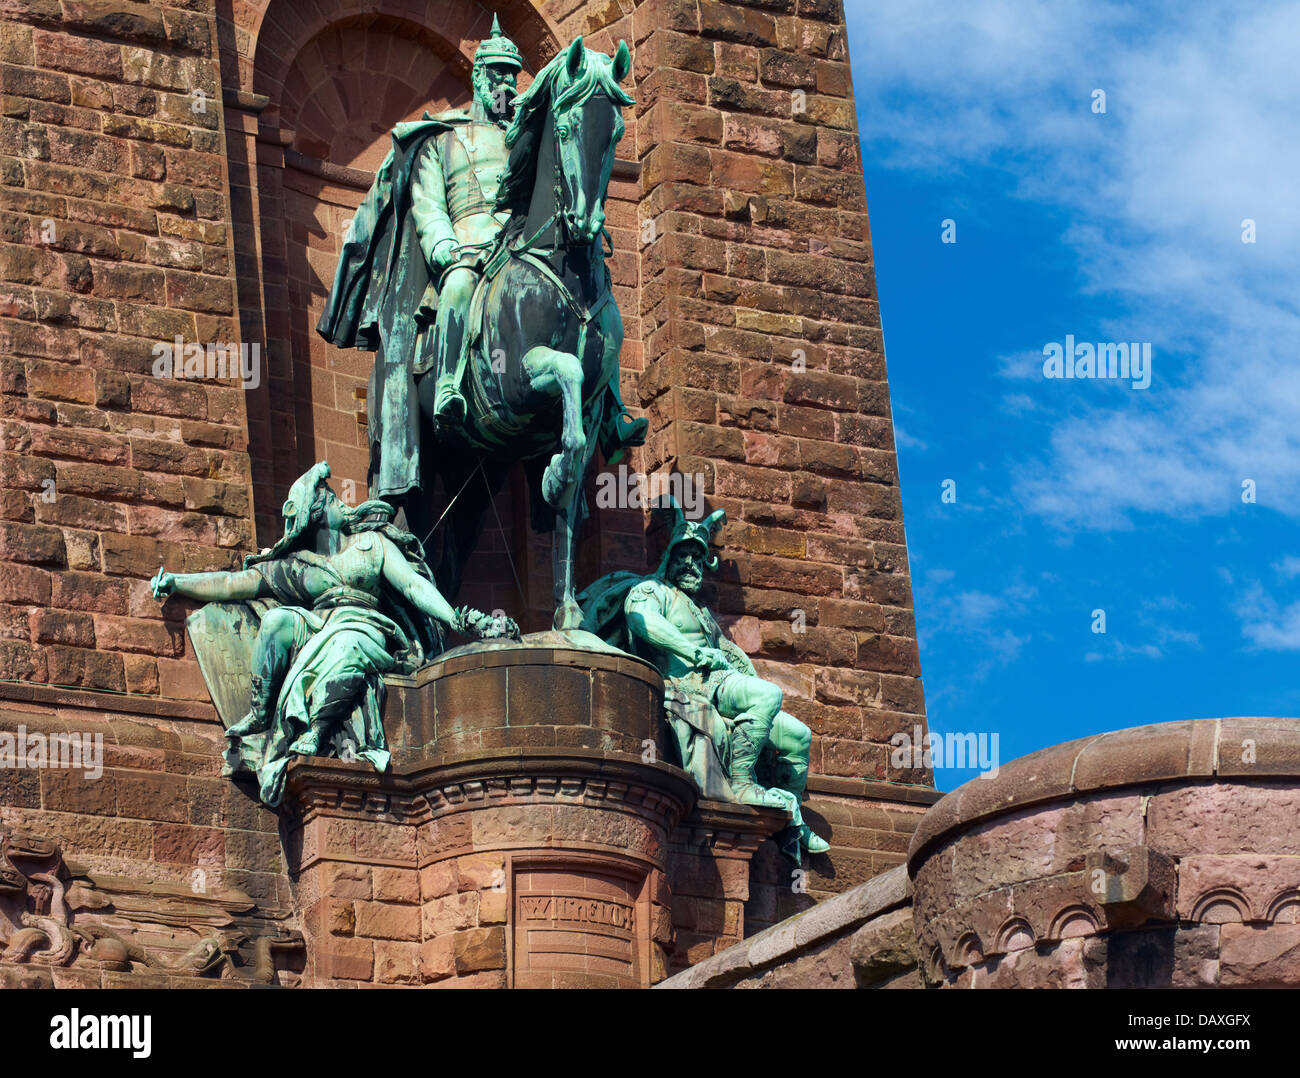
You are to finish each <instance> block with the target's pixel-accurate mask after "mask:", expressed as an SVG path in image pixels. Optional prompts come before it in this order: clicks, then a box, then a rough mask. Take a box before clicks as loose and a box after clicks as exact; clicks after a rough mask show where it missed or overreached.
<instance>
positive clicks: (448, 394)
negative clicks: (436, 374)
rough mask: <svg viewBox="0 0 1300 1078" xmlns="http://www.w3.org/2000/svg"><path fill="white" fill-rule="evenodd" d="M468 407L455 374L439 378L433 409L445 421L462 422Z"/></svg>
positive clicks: (435, 389)
mask: <svg viewBox="0 0 1300 1078" xmlns="http://www.w3.org/2000/svg"><path fill="white" fill-rule="evenodd" d="M467 410H468V408H467V405H466V404H465V395H464V394H463V393H461V391H460V388H459V387H458V385H457V379H456V376H455V375H446V376H444V377H442V378H439V379H438V381H437V384H436V385H435V387H434V394H433V411H434V414H435V415H436V416H437V417H438V419H439V420H440V421H442V422H443V423H451V424H455V423H462V422H464V420H465V414H466V412H467Z"/></svg>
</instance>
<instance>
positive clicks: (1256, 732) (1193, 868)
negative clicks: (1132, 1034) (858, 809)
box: [908, 718, 1300, 987]
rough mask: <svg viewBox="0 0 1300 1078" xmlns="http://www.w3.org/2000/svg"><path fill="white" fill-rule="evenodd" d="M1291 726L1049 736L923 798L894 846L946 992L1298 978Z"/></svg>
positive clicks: (924, 955) (1292, 981) (1299, 732)
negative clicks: (927, 805)
mask: <svg viewBox="0 0 1300 1078" xmlns="http://www.w3.org/2000/svg"><path fill="white" fill-rule="evenodd" d="M1298 814H1300V721H1298V720H1295V719H1269V718H1230V719H1201V720H1194V721H1185V722H1171V723H1161V724H1159V725H1152V726H1141V727H1136V728H1134V729H1129V730H1120V731H1117V732H1114V733H1108V734H1100V735H1097V736H1094V737H1088V738H1083V739H1081V740H1078V741H1071V742H1067V743H1065V744H1062V745H1055V746H1052V747H1051V748H1048V749H1044V750H1042V751H1040V752H1035V753H1032V754H1030V755H1028V756H1025V757H1021V758H1020V759H1017V760H1014V761H1012V762H1011V763H1009V764H1007V765H1005V766H1004V767H1002V768H1001V770H1000V772H999V773H998V774H997V776H996V777H993V778H983V777H981V778H976V779H974V780H972V781H970V782H968V783H966V784H965V785H964V786H961V787H960V788H958V789H956V790H954V791H952V792H951V793H949V794H948V795H946V796H945V797H944V798H943V799H942V800H940V801H939V802H938V803H937V804H935V805H934V807H933V808H931V809H930V811H929V812H928V813H927V814H926V816H925V818H924V819H923V820H922V822H921V824H920V826H919V827H918V828H917V831H916V834H915V836H914V838H913V841H912V844H911V848H910V851H909V854H908V870H909V873H910V874H911V876H912V878H913V883H914V888H915V899H914V901H915V907H914V916H915V926H916V931H917V935H918V938H919V942H920V955H921V964H922V969H923V973H924V975H925V978H926V981H927V983H929V984H931V985H943V986H955V987H1048V986H1077V987H1085V986H1086V987H1155V986H1172V987H1209V986H1222V987H1229V986H1241V987H1247V986H1254V987H1262V986H1270V985H1272V986H1278V985H1296V984H1300V828H1297V827H1296V824H1295V821H1296V819H1297V815H1298Z"/></svg>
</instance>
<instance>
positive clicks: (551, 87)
mask: <svg viewBox="0 0 1300 1078" xmlns="http://www.w3.org/2000/svg"><path fill="white" fill-rule="evenodd" d="M631 66H632V57H631V54H630V53H629V52H628V47H627V43H626V42H625V41H620V42H619V43H618V49H617V50H616V51H615V53H614V55H613V56H612V57H611V56H605V55H604V54H603V53H599V52H593V51H592V50H591V49H588V48H586V47H585V46H584V45H583V43H582V38H577V39H576V40H575V41H574V42H573V44H572V45H570V46H569V47H568V48H567V49H565V50H564V51H563V52H562V53H560V54H559V55H558V56H556V57H555V58H554V59H553V60H551V62H550V63H548V64H547V65H546V66H545V67H544V68H542V70H541V71H539V72H538V73H537V78H536V79H534V80H533V84H532V85H531V86H530V87H529V88H528V90H527V91H526V92H525V93H524V94H523V95H522V96H521V97H520V98H519V99H518V100H517V102H516V112H515V119H514V123H513V125H512V126H511V129H510V133H509V135H508V136H507V139H506V141H507V144H508V145H510V146H511V147H512V153H511V162H510V168H509V170H508V174H507V177H506V179H505V181H504V183H503V185H502V190H501V194H500V196H499V197H498V204H499V205H501V204H505V205H510V206H511V207H512V208H514V209H523V207H524V199H523V197H522V196H523V187H524V183H525V180H527V184H528V186H529V187H531V186H532V184H533V183H536V184H538V185H541V184H546V185H547V186H548V187H550V186H551V185H552V184H553V183H558V186H559V191H558V198H557V199H556V207H555V209H556V213H557V216H558V219H559V221H560V224H561V227H562V228H563V230H564V232H565V233H566V234H567V236H568V239H569V242H572V243H592V242H594V241H595V240H596V239H597V238H598V237H599V236H600V232H601V229H602V228H603V227H604V224H605V189H606V188H607V187H608V186H609V176H610V172H611V171H612V170H613V167H614V147H615V146H616V145H617V144H618V140H619V139H620V138H622V137H623V114H622V109H623V107H624V106H625V105H630V104H632V98H630V97H629V96H628V95H627V94H626V93H624V92H623V90H622V89H621V88H620V87H619V85H618V84H619V83H620V82H622V81H623V79H625V78H626V77H627V74H628V71H629V70H630V68H631ZM548 140H550V142H551V145H550V146H546V142H547V141H548ZM524 158H528V159H531V163H532V165H533V166H534V167H533V171H532V175H527V167H526V166H525V165H524V160H523V159H524ZM539 159H540V160H549V161H550V162H551V164H552V167H553V171H554V178H552V176H550V175H542V174H540V173H539V172H537V171H536V167H535V166H536V162H537V161H538V160H539Z"/></svg>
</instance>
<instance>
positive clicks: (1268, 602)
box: [1237, 584, 1300, 651]
mask: <svg viewBox="0 0 1300 1078" xmlns="http://www.w3.org/2000/svg"><path fill="white" fill-rule="evenodd" d="M1237 615H1238V616H1239V617H1240V618H1241V631H1242V633H1243V635H1244V636H1245V637H1246V639H1247V640H1249V641H1250V642H1251V643H1252V644H1254V645H1255V647H1257V648H1259V649H1260V650H1262V651H1300V602H1295V603H1291V604H1289V605H1287V606H1285V607H1281V606H1279V605H1278V603H1277V600H1275V599H1274V598H1273V597H1272V596H1271V595H1269V594H1268V593H1267V592H1265V591H1264V589H1263V588H1262V587H1260V586H1259V585H1258V584H1253V585H1251V587H1249V588H1248V589H1247V590H1246V593H1245V594H1244V595H1243V596H1242V598H1241V600H1240V602H1239V603H1238V604H1237Z"/></svg>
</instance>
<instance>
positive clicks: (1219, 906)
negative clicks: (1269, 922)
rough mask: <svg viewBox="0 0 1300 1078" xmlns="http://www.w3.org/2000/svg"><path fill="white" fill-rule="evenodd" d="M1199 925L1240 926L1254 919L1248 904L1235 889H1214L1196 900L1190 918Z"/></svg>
mask: <svg viewBox="0 0 1300 1078" xmlns="http://www.w3.org/2000/svg"><path fill="white" fill-rule="evenodd" d="M1191 919H1192V920H1193V921H1194V922H1197V923H1200V924H1216V925H1223V924H1241V923H1243V922H1246V921H1251V920H1253V919H1254V918H1253V917H1252V916H1251V912H1250V902H1249V901H1248V900H1247V898H1246V896H1245V895H1244V894H1242V893H1241V892H1240V891H1238V890H1237V889H1236V888H1235V887H1215V888H1211V889H1210V890H1209V891H1206V892H1205V893H1204V894H1203V895H1201V896H1200V897H1198V898H1197V900H1196V903H1195V904H1194V905H1193V906H1192V918H1191Z"/></svg>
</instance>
